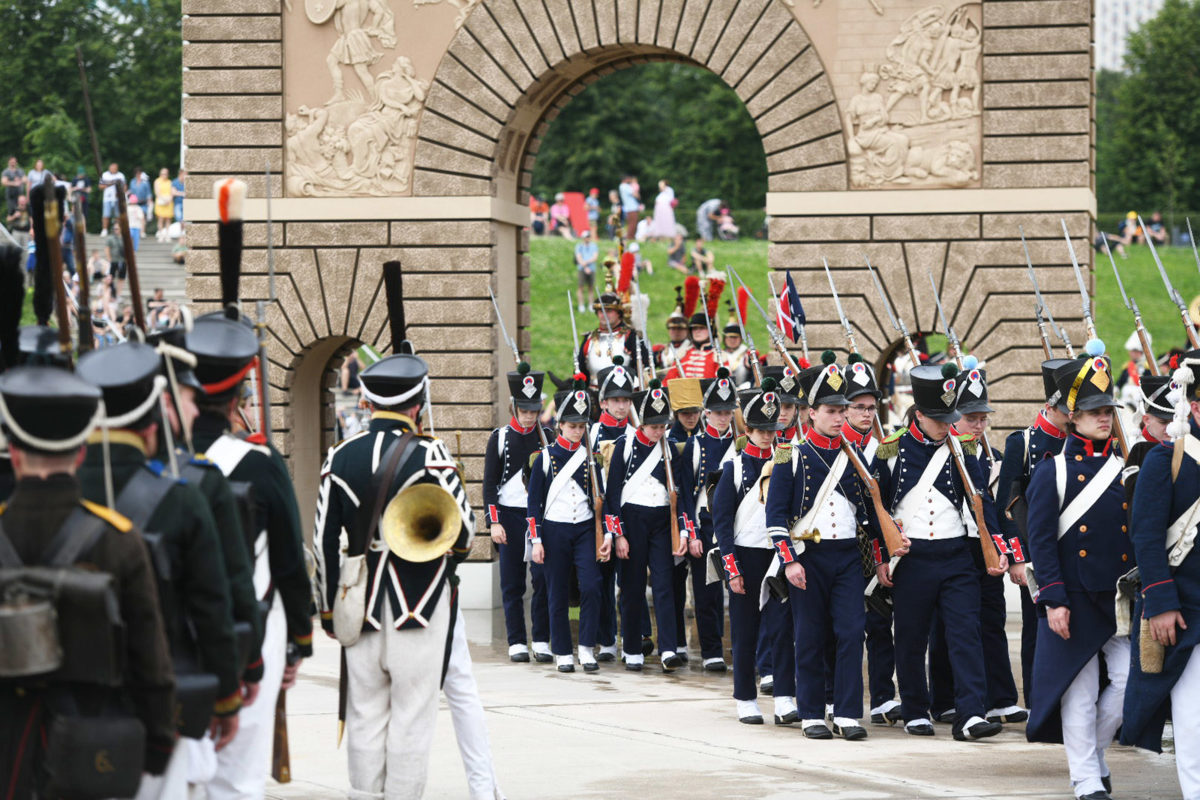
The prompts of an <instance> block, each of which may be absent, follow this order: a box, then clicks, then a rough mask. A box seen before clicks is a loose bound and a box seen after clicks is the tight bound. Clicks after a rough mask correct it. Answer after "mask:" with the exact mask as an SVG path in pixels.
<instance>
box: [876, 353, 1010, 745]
mask: <svg viewBox="0 0 1200 800" xmlns="http://www.w3.org/2000/svg"><path fill="white" fill-rule="evenodd" d="M910 377H911V380H912V387H913V402H914V405H913V411H912V420H911V422H910V424H909V426H908V428H906V429H903V430H900V431H898V432H897V433H895V434H893V435H892V436H889V437H888V438H887V439H885V440H884V441H883V443H882V444H881V445H880V446H879V449H878V450H877V451H876V454H875V455H876V458H878V459H880V460H881V461H885V462H887V463H886V466H883V465H881V467H880V471H881V473H884V480H882V481H881V484H882V485H883V494H884V502H885V505H886V506H887V507H888V508H889V509H890V510H891V514H892V516H893V517H894V518H895V519H896V521H897V522H898V523H900V524H901V525H902V526H903V530H904V535H905V537H906V538H907V539H908V540H909V542H911V551H905V552H897V553H891V554H889V553H887V552H886V549H885V548H881V549H882V550H883V552H882V557H883V558H888V557H889V555H892V556H901V558H900V561H899V563H898V564H897V566H896V569H895V583H894V588H893V590H892V597H893V600H894V604H895V611H894V616H895V620H894V625H895V643H896V676H897V678H898V679H899V683H900V703H901V714H902V715H903V717H904V720H905V727H904V729H905V731H906V732H907V733H910V734H914V735H918V736H932V735H933V732H934V731H933V724H932V723H931V721H930V719H929V688H928V684H927V682H926V678H925V652H926V649H927V646H928V642H929V629H930V619H931V617H932V616H933V614H934V613H935V612H936V613H938V614H939V615H940V616H941V619H942V621H943V624H944V625H945V626H946V636H947V638H948V639H949V640H950V641H952V642H954V643H955V646H954V647H953V648H952V649H951V651H950V663H951V667H952V670H953V679H954V691H955V709H956V711H957V717H956V719H955V722H954V738H955V739H959V740H973V739H981V738H984V737H987V736H994V735H996V734H997V733H999V732H1000V729H1001V725H1000V723H999V722H988V721H987V719H986V718H985V715H986V713H987V708H986V706H985V699H986V695H987V686H986V677H985V669H984V663H983V646H982V643H981V641H980V637H979V579H978V578H977V577H976V568H975V560H974V557H973V555H972V553H971V548H972V547H978V546H979V545H976V544H973V542H974V541H975V540H973V539H970V538H969V537H968V535H967V527H966V525H965V523H964V521H963V518H962V508H963V503H964V502H966V501H967V500H968V490H967V488H966V485H965V483H964V477H963V474H962V472H966V475H967V477H969V479H970V483H971V484H972V486H983V485H984V481H985V477H984V475H983V473H982V471H981V470H980V469H979V462H978V461H977V460H975V459H973V458H963V457H962V456H963V454H964V453H967V454H973V452H974V451H975V448H976V446H977V445H976V442H975V440H974V437H971V436H963V437H961V439H960V438H956V437H951V434H950V426H951V424H952V423H954V422H957V421H958V419H959V413H958V412H957V411H956V410H955V405H956V403H957V401H958V394H957V392H956V391H955V387H956V385H957V380H956V379H957V377H958V369H957V368H956V367H955V366H954V365H953V364H946V365H943V367H942V369H938V368H937V367H933V366H922V367H915V368H914V369H913V370H912V372H911V375H910ZM982 504H983V515H984V518H985V527H986V528H987V529H988V530H987V531H986V532H985V531H980V535H981V539H982V541H983V542H984V543H985V544H986V546H988V547H994V544H993V542H992V539H991V535H992V533H993V532H994V531H997V530H998V523H997V522H996V517H995V509H994V507H993V505H992V501H991V498H990V497H988V496H987V494H986V492H985V493H984V494H983V497H982ZM998 563H999V565H1000V567H1003V568H1007V564H1006V562H1005V560H1004V556H1003V555H1002V554H1001V555H1000V556H999V559H998ZM997 570H998V571H997V572H996V573H995V574H1000V572H999V567H998V568H997ZM877 571H878V577H879V582H880V583H882V584H883V585H884V586H893V583H892V572H891V569H890V566H889V564H888V563H886V562H885V563H882V564H880V565H879V567H878V570H877Z"/></svg>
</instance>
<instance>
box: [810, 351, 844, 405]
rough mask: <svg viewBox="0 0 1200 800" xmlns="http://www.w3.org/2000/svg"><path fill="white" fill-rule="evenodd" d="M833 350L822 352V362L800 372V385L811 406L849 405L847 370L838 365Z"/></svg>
mask: <svg viewBox="0 0 1200 800" xmlns="http://www.w3.org/2000/svg"><path fill="white" fill-rule="evenodd" d="M836 361H837V356H836V355H834V353H833V351H832V350H826V351H825V352H824V353H822V354H821V363H820V364H819V365H818V366H815V367H809V368H808V369H806V370H803V371H802V372H801V373H800V386H801V388H802V389H804V395H805V396H806V397H807V398H808V404H809V405H811V406H820V405H827V406H848V405H850V401H849V400H847V399H846V395H845V394H844V392H845V390H846V375H845V371H844V370H843V369H842V368H841V367H840V366H838V365H837V363H836Z"/></svg>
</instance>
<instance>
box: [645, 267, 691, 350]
mask: <svg viewBox="0 0 1200 800" xmlns="http://www.w3.org/2000/svg"><path fill="white" fill-rule="evenodd" d="M682 290H683V287H682V286H676V287H675V309H674V310H673V311H672V312H671V314H670V315H669V316H668V317H667V343H666V344H664V345H663V346H662V347H661V348H660V347H655V353H654V361H655V364H656V365H657V366H658V368H659V369H661V370H663V371H666V370H669V369H670V368H671V367H673V366H675V362H676V360H677V359H682V358H683V357H684V355H686V354H687V351H688V350H690V349H691V348H692V340H691V339H689V338H688V318H687V315H686V314H684V313H683V295H682V294H681V292H682ZM676 337H678V339H677V338H676Z"/></svg>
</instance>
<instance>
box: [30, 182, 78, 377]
mask: <svg viewBox="0 0 1200 800" xmlns="http://www.w3.org/2000/svg"><path fill="white" fill-rule="evenodd" d="M56 189H57V187H56V186H55V182H54V175H53V174H52V173H46V179H45V180H44V181H42V208H43V211H42V219H41V227H42V230H43V231H44V232H45V236H46V251H47V255H48V257H49V261H50V276H51V280H52V281H53V283H54V316H55V317H56V318H57V320H58V347H59V350H60V351H61V352H62V354H63V356H64V357H66V359H67V361H68V363H69V362H70V361H71V350H72V348H71V316H70V313H69V312H68V311H67V287H66V286H64V285H63V262H62V241H61V240H60V237H61V236H62V217H61V216H60V213H59V208H58V192H57V191H56ZM86 268H87V267H86V266H85V267H83V269H86Z"/></svg>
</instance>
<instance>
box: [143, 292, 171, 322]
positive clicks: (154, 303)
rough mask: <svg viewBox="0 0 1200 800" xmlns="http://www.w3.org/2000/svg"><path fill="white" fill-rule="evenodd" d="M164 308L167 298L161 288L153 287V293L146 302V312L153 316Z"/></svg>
mask: <svg viewBox="0 0 1200 800" xmlns="http://www.w3.org/2000/svg"><path fill="white" fill-rule="evenodd" d="M166 307H167V298H166V295H164V294H163V290H162V288H161V287H158V286H156V287H154V293H153V294H152V295H151V296H150V299H149V300H147V301H146V310H147V311H148V312H150V314H151V315H154V314H157V313H158V312H159V311H161V310H162V309H164V308H166Z"/></svg>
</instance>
